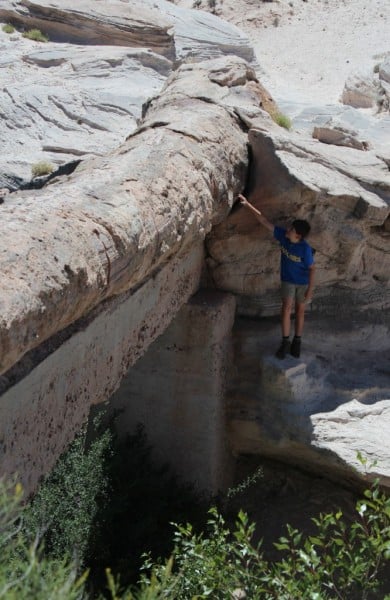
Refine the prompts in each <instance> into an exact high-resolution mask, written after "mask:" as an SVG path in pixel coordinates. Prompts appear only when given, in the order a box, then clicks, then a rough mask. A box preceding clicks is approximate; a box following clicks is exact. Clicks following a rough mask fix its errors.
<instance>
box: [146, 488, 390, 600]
mask: <svg viewBox="0 0 390 600" xmlns="http://www.w3.org/2000/svg"><path fill="white" fill-rule="evenodd" d="M356 511H357V512H356V520H355V521H354V522H353V523H352V524H351V525H347V524H346V523H345V520H344V519H343V515H342V513H341V512H336V513H329V514H322V515H320V517H319V518H318V519H315V520H314V522H315V525H316V527H317V531H316V533H315V535H312V536H309V537H307V538H304V537H303V535H302V533H300V532H299V531H297V530H295V529H293V528H291V527H289V526H287V533H286V535H285V536H283V537H281V538H280V539H279V542H278V543H276V544H275V546H276V548H277V549H278V550H279V551H280V554H281V557H280V560H277V561H274V562H270V561H267V560H265V559H264V556H263V552H262V549H261V544H258V545H254V544H253V543H252V538H253V534H254V530H255V526H254V524H253V523H249V522H248V518H247V516H246V515H245V513H243V512H240V513H239V515H238V520H237V523H236V528H235V530H234V531H233V532H231V531H230V530H229V529H228V528H227V527H226V524H225V521H224V519H223V517H222V516H221V514H219V513H218V512H217V510H215V509H212V510H211V511H210V520H209V531H208V533H207V534H205V533H200V534H197V533H195V532H194V531H193V528H192V526H191V525H186V526H181V525H176V533H175V542H176V546H175V551H174V553H173V556H172V558H171V559H170V561H168V563H166V564H163V563H161V562H160V563H157V564H154V563H153V562H152V561H151V560H150V559H148V558H146V560H145V564H144V571H145V573H146V574H144V575H143V578H142V582H141V587H140V590H139V592H140V594H141V595H142V594H145V596H144V597H145V598H146V597H150V598H156V599H157V598H167V599H170V600H175V599H177V598H182V599H187V598H188V599H189V598H197V599H198V600H200V599H201V598H213V600H225V599H227V598H234V597H235V596H236V597H242V598H247V599H249V598H250V599H251V600H271V599H275V598H277V599H278V600H297V599H298V598H299V599H300V600H306V599H307V600H309V599H310V600H326V599H329V600H333V599H335V598H338V599H339V600H351V599H359V600H362V599H368V598H370V599H378V600H383V599H384V597H385V593H386V592H388V591H389V580H388V579H387V581H386V573H387V577H388V569H389V563H390V498H388V497H387V496H386V495H385V494H384V493H381V492H380V490H379V488H378V486H377V485H376V486H374V487H373V488H372V489H371V490H367V491H366V492H365V498H364V500H361V501H359V502H358V504H357V505H356ZM147 573H151V575H148V574H147ZM386 586H387V588H386ZM147 592H149V593H150V594H151V595H150V596H147V595H146V593H147ZM153 594H154V595H153ZM140 597H141V596H140ZM386 598H388V599H389V598H390V596H386Z"/></svg>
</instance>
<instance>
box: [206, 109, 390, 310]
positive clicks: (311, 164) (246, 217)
mask: <svg viewBox="0 0 390 600" xmlns="http://www.w3.org/2000/svg"><path fill="white" fill-rule="evenodd" d="M256 118H257V119H260V117H256ZM249 141H250V144H251V148H252V163H251V171H250V176H249V182H248V190H247V193H248V194H249V197H250V199H251V200H252V202H254V204H255V205H256V206H257V207H258V208H259V209H260V210H261V211H262V212H263V214H265V215H266V216H267V218H268V219H269V220H270V221H271V222H273V223H275V224H279V225H282V226H288V225H289V224H290V223H291V221H292V220H293V219H294V218H305V219H307V220H309V222H310V223H311V226H312V232H311V234H310V238H309V243H310V244H311V245H312V246H313V247H314V248H315V249H316V255H315V260H316V264H317V273H316V299H315V301H316V308H317V309H318V310H321V307H322V308H323V310H324V311H325V310H328V308H327V307H328V301H329V299H330V298H332V297H333V298H334V299H336V298H337V299H339V293H340V294H341V291H340V292H338V291H336V290H337V288H336V287H335V286H337V284H339V285H342V286H343V289H344V290H345V292H344V293H345V295H346V297H351V295H352V296H353V297H354V304H355V308H356V310H359V306H360V307H361V308H362V309H363V307H367V299H368V298H371V302H372V305H373V306H374V304H375V305H377V306H380V307H383V308H384V309H385V307H388V306H389V302H390V295H389V292H388V289H389V287H388V286H389V276H390V239H389V236H388V233H387V231H386V223H387V219H388V217H389V214H390V207H389V197H390V178H389V170H388V166H387V164H386V163H385V162H384V161H383V160H381V159H379V158H378V157H377V156H376V155H375V154H374V153H373V152H370V151H367V152H362V151H360V150H355V149H353V148H345V147H338V146H330V145H327V144H322V143H320V142H318V141H317V140H313V139H310V138H305V137H303V136H299V135H297V134H295V133H283V132H282V130H281V128H275V127H268V125H267V121H266V119H264V120H263V124H262V129H261V130H260V129H258V128H257V129H251V130H250V132H249ZM207 248H208V254H209V259H208V265H209V269H210V274H211V279H212V281H213V282H214V284H215V285H216V286H218V287H219V288H222V289H224V290H226V291H230V292H234V293H236V294H238V295H239V297H240V299H239V301H238V310H239V312H242V313H243V314H251V315H255V314H257V315H259V314H261V315H266V314H278V313H279V310H280V305H279V285H280V283H279V280H280V276H279V261H280V258H279V251H278V244H277V243H276V242H275V241H272V236H271V235H270V234H269V233H268V232H267V231H266V230H265V228H263V227H262V226H261V225H260V224H258V223H257V222H256V219H254V217H253V216H252V215H251V213H249V211H247V210H245V209H244V208H242V207H237V209H236V210H234V211H233V212H232V213H231V215H229V217H228V218H227V219H226V221H225V222H224V223H221V224H220V225H218V227H216V228H214V229H213V231H212V232H211V233H210V235H209V236H208V238H207ZM356 289H359V290H361V292H360V294H357V295H356V297H355V296H354V294H355V291H354V290H356ZM363 290H364V292H363ZM337 301H339V300H337ZM348 301H349V300H348Z"/></svg>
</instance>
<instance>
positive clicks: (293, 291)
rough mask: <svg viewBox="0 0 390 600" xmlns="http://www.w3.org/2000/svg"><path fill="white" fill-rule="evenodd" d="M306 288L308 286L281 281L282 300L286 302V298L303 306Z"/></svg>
mask: <svg viewBox="0 0 390 600" xmlns="http://www.w3.org/2000/svg"><path fill="white" fill-rule="evenodd" d="M308 287H309V286H308V285H296V284H295V283H288V282H287V281H282V298H283V300H287V298H293V299H294V300H295V302H298V303H299V304H304V303H305V294H306V292H307V288H308Z"/></svg>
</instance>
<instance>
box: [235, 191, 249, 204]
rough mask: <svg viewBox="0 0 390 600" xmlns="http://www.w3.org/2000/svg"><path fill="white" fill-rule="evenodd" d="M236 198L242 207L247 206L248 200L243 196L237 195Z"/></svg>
mask: <svg viewBox="0 0 390 600" xmlns="http://www.w3.org/2000/svg"><path fill="white" fill-rule="evenodd" d="M237 198H238V199H239V201H240V204H242V205H243V206H245V205H246V206H248V204H249V202H248V200H247V199H246V198H245V196H243V195H242V194H238V196H237Z"/></svg>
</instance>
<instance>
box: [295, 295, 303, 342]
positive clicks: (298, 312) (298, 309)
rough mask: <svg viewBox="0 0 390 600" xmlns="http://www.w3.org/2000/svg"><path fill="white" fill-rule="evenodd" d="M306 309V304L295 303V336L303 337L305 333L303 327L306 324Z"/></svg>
mask: <svg viewBox="0 0 390 600" xmlns="http://www.w3.org/2000/svg"><path fill="white" fill-rule="evenodd" d="M305 308H306V304H305V303H304V302H296V303H295V335H296V337H301V335H302V332H303V325H304V323H305Z"/></svg>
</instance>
